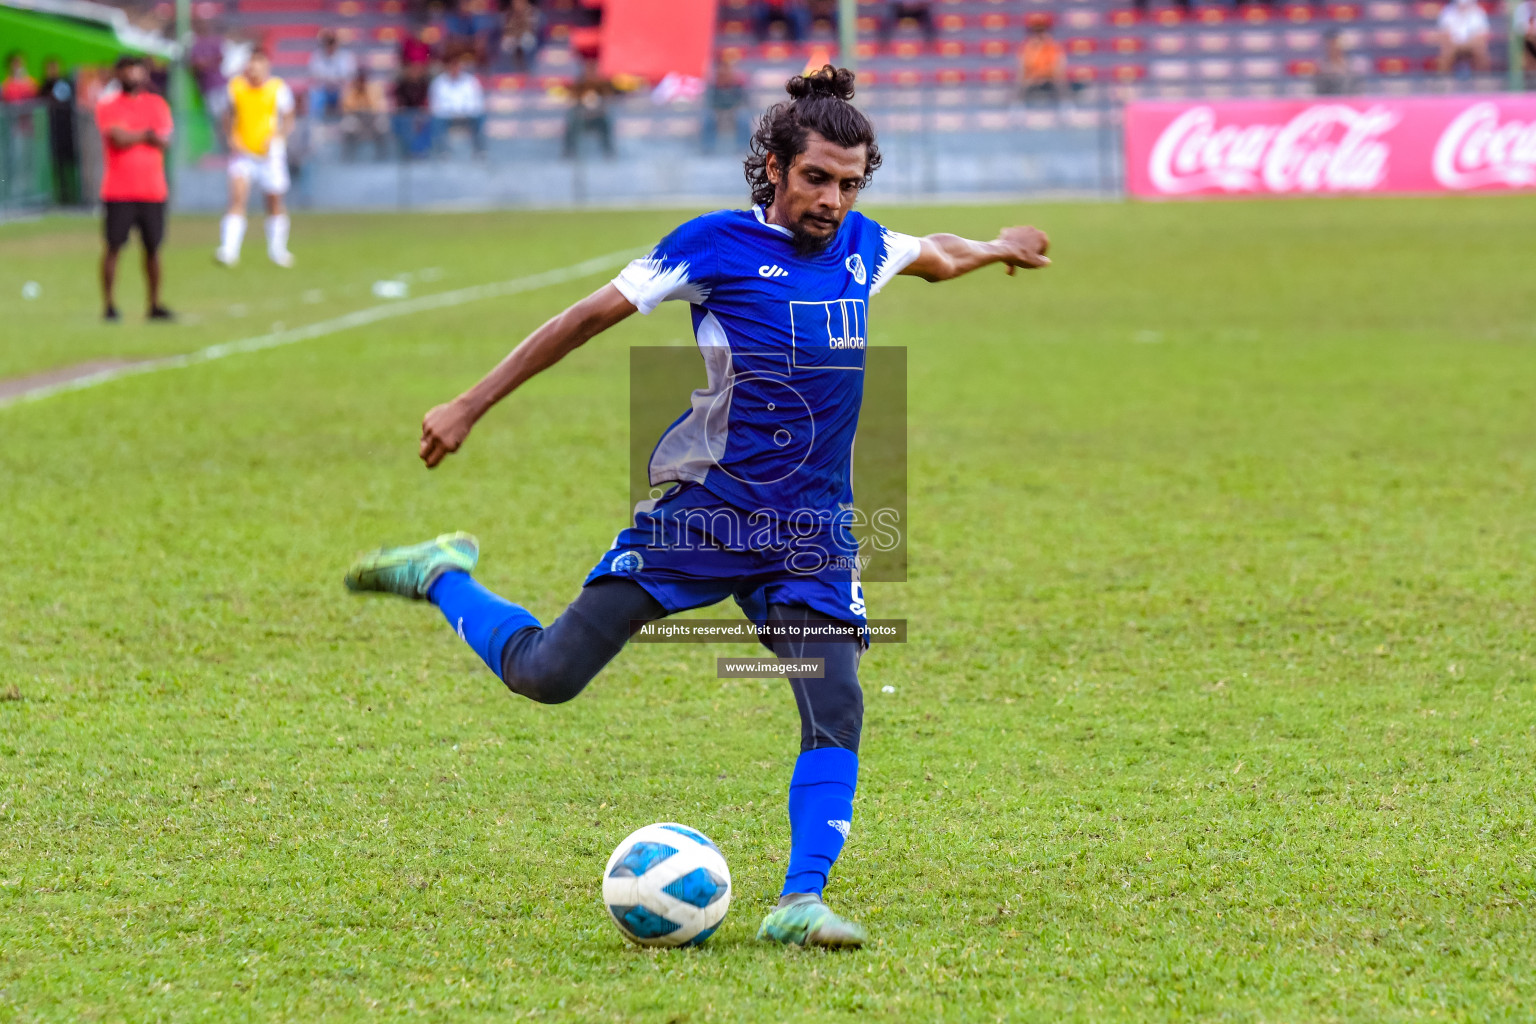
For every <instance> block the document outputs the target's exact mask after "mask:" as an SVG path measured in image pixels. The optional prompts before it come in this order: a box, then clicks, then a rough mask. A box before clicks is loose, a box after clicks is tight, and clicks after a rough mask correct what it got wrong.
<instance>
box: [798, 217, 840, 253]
mask: <svg viewBox="0 0 1536 1024" xmlns="http://www.w3.org/2000/svg"><path fill="white" fill-rule="evenodd" d="M790 234H791V235H792V236H793V237H792V238H791V239H790V241H791V242H792V243H793V244H794V246H795V255H796V256H799V257H800V258H801V259H803V260H804V259H810V258H811V257H812V256H816V255H819V254H820V253H822V252H824V251H825V250H826V248H827V246H829V245H831V244H832V239H834V238H836V237H837V232H836V231H833V232H832V233H831V234H830V235H825V236H822V235H813V234H811V233H810V232H809V231H807V230H805V228H804V227H803V226H802V225H801V224H800V223H799V222H798V221H797V222H796V223H795V226H794V228H793V229H791V231H790Z"/></svg>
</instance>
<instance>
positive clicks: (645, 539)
mask: <svg viewBox="0 0 1536 1024" xmlns="http://www.w3.org/2000/svg"><path fill="white" fill-rule="evenodd" d="M857 556H858V547H857V544H856V542H855V541H854V540H853V538H852V536H851V534H850V533H849V531H848V530H847V528H846V527H845V526H844V525H843V524H840V523H838V522H836V521H835V520H833V521H829V520H828V519H827V517H825V516H822V517H815V516H812V515H811V514H810V513H801V514H799V515H797V516H790V517H783V516H781V515H778V514H776V513H770V512H768V511H766V510H761V511H758V512H755V513H747V512H744V511H742V510H741V509H738V508H736V507H735V506H734V505H731V504H729V503H727V502H725V501H722V500H721V499H720V498H718V497H716V496H715V495H714V494H712V493H710V492H709V491H708V490H706V489H705V488H704V487H702V486H701V485H699V484H693V483H685V484H679V485H677V486H675V487H673V489H672V490H670V491H668V492H667V493H666V494H664V495H663V496H662V497H661V498H659V499H658V500H656V501H655V502H654V503H650V502H642V503H641V504H640V505H638V506H636V509H635V524H634V525H633V526H630V527H626V528H625V529H623V530H621V531H620V532H619V535H618V537H617V538H615V539H614V542H613V547H612V548H610V549H609V550H608V551H606V552H604V553H603V557H602V559H601V560H599V561H598V563H597V565H596V566H594V567H593V569H592V571H591V572H590V573H588V574H587V578H586V580H585V581H584V582H583V584H582V585H583V586H586V585H587V584H590V583H592V582H593V581H594V580H598V579H601V578H603V577H605V576H618V577H622V578H624V579H630V580H634V581H635V582H636V583H638V584H639V585H640V586H641V587H643V588H644V589H645V590H646V592H647V593H649V594H650V595H651V596H652V597H654V598H655V599H656V600H657V602H658V603H660V604H661V606H662V607H663V608H665V609H666V610H667V612H668V613H669V614H670V613H674V612H682V611H687V610H688V609H690V608H702V607H704V606H705V605H711V604H715V603H716V602H718V601H723V600H725V599H726V598H727V597H734V598H735V599H736V603H737V605H739V606H740V607H741V610H742V612H744V613H745V614H746V616H747V618H748V619H750V620H751V621H753V622H754V623H756V624H757V625H759V626H765V625H767V622H768V606H769V605H770V604H784V605H800V606H803V607H806V608H809V609H811V610H812V611H815V612H819V613H820V614H822V615H825V616H827V617H828V618H831V619H836V620H838V621H842V622H848V623H852V624H854V625H857V626H859V627H863V626H864V625H865V615H864V589H863V587H862V585H861V584H860V583H859V572H858V561H857Z"/></svg>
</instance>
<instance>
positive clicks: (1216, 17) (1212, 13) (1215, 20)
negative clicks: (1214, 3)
mask: <svg viewBox="0 0 1536 1024" xmlns="http://www.w3.org/2000/svg"><path fill="white" fill-rule="evenodd" d="M1198 17H1199V18H1200V23H1201V24H1202V25H1225V24H1226V22H1227V12H1226V10H1225V9H1224V8H1221V7H1202V8H1200V12H1199V15H1198Z"/></svg>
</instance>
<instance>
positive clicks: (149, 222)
mask: <svg viewBox="0 0 1536 1024" xmlns="http://www.w3.org/2000/svg"><path fill="white" fill-rule="evenodd" d="M117 80H118V82H120V83H121V84H122V87H123V91H122V92H121V93H119V94H118V95H117V96H115V97H113V98H112V99H109V100H104V101H102V102H101V103H98V104H97V105H96V126H97V127H98V128H99V129H100V130H101V144H102V152H103V155H104V162H105V164H106V166H105V169H104V172H103V174H102V178H101V201H102V204H103V205H104V206H105V207H106V211H107V215H106V238H107V247H106V251H105V252H103V253H102V256H101V292H102V300H103V302H104V303H105V305H104V309H103V313H102V316H103V318H104V319H106V320H107V321H109V322H116V321H117V319H118V315H117V307H116V306H115V305H113V303H112V282H113V281H114V279H115V278H116V277H117V254H118V251H119V250H120V249H122V247H123V246H124V245H126V244H127V243H128V235H129V233H130V232H131V231H132V230H133V228H134V227H135V226H137V227H138V229H139V241H140V242H141V243H143V246H144V276H145V278H146V279H147V280H148V283H149V318H150V319H151V320H171V319H174V317H173V316H172V314H171V311H170V310H168V309H166V308H165V307H164V306H162V305H160V243H161V242H162V241H163V240H164V239H165V199H166V194H167V193H166V187H165V150H166V147H167V146H169V145H170V143H171V108H170V107H169V106H167V105H166V102H165V100H164V99H162V98H161V97H159V96H157V95H155V94H154V93H152V92H150V91H149V69H148V68H147V67H145V66H144V61H143V58H141V57H135V56H125V57H121V58H119V59H118V62H117Z"/></svg>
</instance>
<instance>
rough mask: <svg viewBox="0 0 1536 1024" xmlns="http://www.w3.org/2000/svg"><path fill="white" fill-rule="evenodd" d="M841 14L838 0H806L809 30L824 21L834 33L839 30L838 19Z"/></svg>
mask: <svg viewBox="0 0 1536 1024" xmlns="http://www.w3.org/2000/svg"><path fill="white" fill-rule="evenodd" d="M840 14H841V12H840V11H839V10H838V2H837V0H806V15H807V16H806V30H807V32H809V31H811V30H812V29H814V28H815V27H816V26H817V25H819V24H822V23H823V22H824V23H826V25H827V27H828V28H830V29H831V30H832V31H833V32H834V33H835V32H837V21H838V17H839V15H840Z"/></svg>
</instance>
